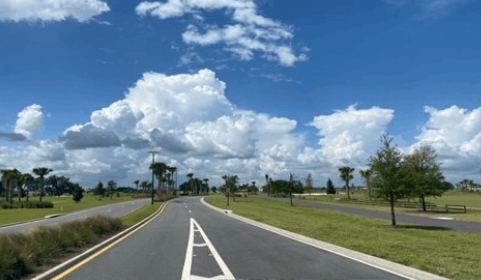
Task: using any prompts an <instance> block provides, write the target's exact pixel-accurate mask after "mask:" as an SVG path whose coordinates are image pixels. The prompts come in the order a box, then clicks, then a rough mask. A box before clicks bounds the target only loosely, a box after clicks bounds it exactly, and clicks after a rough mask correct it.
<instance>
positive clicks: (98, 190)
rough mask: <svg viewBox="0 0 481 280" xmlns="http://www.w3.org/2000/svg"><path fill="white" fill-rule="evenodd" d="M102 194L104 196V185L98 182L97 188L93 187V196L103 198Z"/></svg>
mask: <svg viewBox="0 0 481 280" xmlns="http://www.w3.org/2000/svg"><path fill="white" fill-rule="evenodd" d="M104 194H105V189H104V184H103V183H102V182H99V183H98V184H97V186H95V189H94V195H98V196H99V199H100V198H102V197H103V196H104Z"/></svg>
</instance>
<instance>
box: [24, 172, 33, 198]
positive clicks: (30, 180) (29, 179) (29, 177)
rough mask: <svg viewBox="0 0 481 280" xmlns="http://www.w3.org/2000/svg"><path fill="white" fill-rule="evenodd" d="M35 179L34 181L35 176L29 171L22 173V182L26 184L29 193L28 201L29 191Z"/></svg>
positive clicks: (26, 190)
mask: <svg viewBox="0 0 481 280" xmlns="http://www.w3.org/2000/svg"><path fill="white" fill-rule="evenodd" d="M33 181H34V178H33V176H32V175H31V174H29V173H25V174H22V183H23V185H24V188H25V192H26V194H27V201H28V193H29V191H30V188H31V186H32V184H33Z"/></svg>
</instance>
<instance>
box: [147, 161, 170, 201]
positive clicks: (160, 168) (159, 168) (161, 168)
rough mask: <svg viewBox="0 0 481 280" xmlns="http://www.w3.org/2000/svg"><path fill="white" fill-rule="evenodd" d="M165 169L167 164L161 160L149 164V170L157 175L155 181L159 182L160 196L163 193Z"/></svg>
mask: <svg viewBox="0 0 481 280" xmlns="http://www.w3.org/2000/svg"><path fill="white" fill-rule="evenodd" d="M166 169H167V165H166V164H165V163H163V162H156V163H153V164H151V165H150V170H152V171H153V172H154V175H155V177H157V181H158V182H159V187H158V189H159V193H158V196H159V197H160V196H161V195H162V193H163V184H164V180H163V177H164V173H165V171H166Z"/></svg>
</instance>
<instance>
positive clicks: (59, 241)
mask: <svg viewBox="0 0 481 280" xmlns="http://www.w3.org/2000/svg"><path fill="white" fill-rule="evenodd" d="M122 228H124V226H123V225H122V222H121V220H120V219H118V218H110V217H102V216H96V217H89V218H87V219H85V220H82V221H75V222H70V223H65V224H62V225H60V226H59V227H54V228H45V227H39V228H37V229H35V230H34V231H32V232H31V233H28V234H7V235H0V250H1V254H0V279H7V280H10V279H20V278H22V277H25V276H27V275H29V274H31V273H35V272H38V271H39V270H41V269H42V268H44V267H46V266H53V265H55V264H56V263H58V262H59V260H60V259H62V257H64V256H65V255H67V254H68V253H70V252H72V250H74V249H78V248H84V247H86V246H88V245H90V244H95V243H96V242H97V241H98V240H99V239H100V238H101V237H102V236H105V235H107V234H110V233H112V232H117V231H120V230H121V229H122Z"/></svg>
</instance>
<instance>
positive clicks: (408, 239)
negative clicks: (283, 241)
mask: <svg viewBox="0 0 481 280" xmlns="http://www.w3.org/2000/svg"><path fill="white" fill-rule="evenodd" d="M207 202H209V203H211V204H213V205H215V206H217V207H221V208H224V209H231V210H233V211H234V213H236V214H239V215H242V216H245V217H248V218H251V219H253V220H256V221H259V222H263V223H266V224H269V225H272V226H275V227H279V228H282V229H285V230H289V231H292V232H296V233H299V234H303V235H305V236H309V237H312V238H315V239H318V240H322V241H325V242H329V243H332V244H336V245H339V246H342V247H345V248H349V249H352V250H355V251H359V252H363V253H366V254H369V255H373V256H377V257H380V258H384V259H387V260H391V261H394V262H397V263H401V264H404V265H407V266H411V267H415V268H418V269H421V270H425V271H428V272H431V273H434V274H438V275H441V276H445V277H448V278H463V279H481V266H480V265H479V264H480V263H481V250H480V249H479V248H481V236H479V235H476V234H469V233H461V232H455V231H451V230H444V229H441V228H434V227H422V226H414V225H407V224H402V225H401V226H399V227H397V228H393V227H391V226H390V221H384V220H378V219H372V218H364V217H360V216H355V215H347V214H342V213H338V212H332V211H327V210H321V209H315V208H312V207H304V206H298V205H295V206H290V205H289V204H287V203H282V202H276V201H266V200H262V199H258V198H253V197H248V198H236V202H232V201H231V203H230V206H229V207H227V206H226V198H225V197H224V196H220V195H218V196H211V197H209V198H207Z"/></svg>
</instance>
